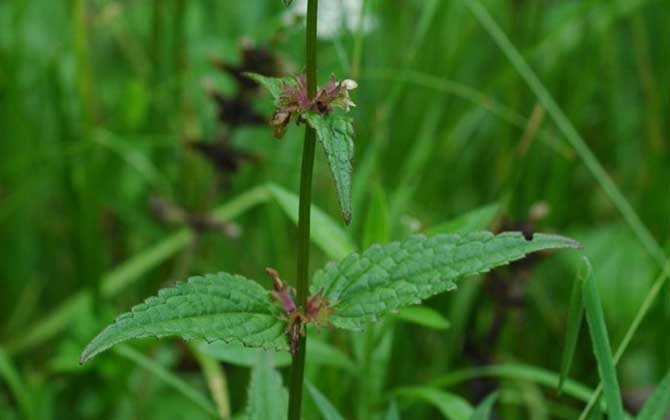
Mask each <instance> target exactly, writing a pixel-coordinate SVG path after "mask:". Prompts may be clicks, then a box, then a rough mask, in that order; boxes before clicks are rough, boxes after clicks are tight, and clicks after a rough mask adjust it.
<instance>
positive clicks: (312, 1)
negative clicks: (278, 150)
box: [288, 0, 319, 420]
mask: <svg viewBox="0 0 670 420" xmlns="http://www.w3.org/2000/svg"><path fill="white" fill-rule="evenodd" d="M318 4H319V0H308V3H307V37H306V38H307V48H306V52H307V90H308V92H309V96H310V97H311V98H313V97H314V96H316V23H317V10H318ZM315 147H316V133H315V132H314V129H312V128H311V127H309V125H306V128H305V144H304V146H303V151H302V170H301V173H300V211H299V217H298V278H297V282H296V290H297V294H298V304H299V305H300V306H301V307H303V308H305V306H306V304H307V294H308V293H309V233H310V218H311V214H310V210H311V205H312V172H313V169H314V149H315ZM306 352H307V337H306V336H302V337H301V338H300V341H299V343H298V348H297V351H296V353H295V355H294V356H293V365H292V367H291V387H290V390H289V405H288V419H289V420H300V408H301V406H302V391H303V379H304V374H305V354H306Z"/></svg>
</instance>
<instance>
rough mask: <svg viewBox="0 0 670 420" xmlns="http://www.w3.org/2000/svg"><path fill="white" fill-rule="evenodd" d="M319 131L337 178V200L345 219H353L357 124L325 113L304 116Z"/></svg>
mask: <svg viewBox="0 0 670 420" xmlns="http://www.w3.org/2000/svg"><path fill="white" fill-rule="evenodd" d="M303 118H304V119H305V120H306V121H307V123H308V124H309V125H310V126H311V127H312V128H313V129H314V130H316V137H317V138H318V139H319V142H320V143H321V145H322V146H323V150H324V151H325V153H326V159H327V160H328V165H329V166H330V173H331V175H332V176H333V180H334V181H335V189H336V191H337V199H338V201H339V203H340V208H341V209H342V216H343V217H344V222H345V223H346V224H349V222H351V173H352V171H353V169H352V164H351V162H352V160H353V158H354V141H353V137H354V126H353V124H352V119H351V118H349V117H345V116H343V115H338V114H332V113H331V114H326V115H321V114H317V113H314V112H308V113H305V114H304V115H303Z"/></svg>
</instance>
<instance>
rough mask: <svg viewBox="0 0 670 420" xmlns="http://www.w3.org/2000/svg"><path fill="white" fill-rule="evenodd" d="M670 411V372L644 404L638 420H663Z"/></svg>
mask: <svg viewBox="0 0 670 420" xmlns="http://www.w3.org/2000/svg"><path fill="white" fill-rule="evenodd" d="M668 410H670V372H668V373H667V374H666V375H665V378H663V380H662V381H661V383H660V384H658V387H656V391H654V393H653V394H651V396H650V397H649V399H648V400H647V402H645V403H644V406H643V407H642V410H641V411H640V414H638V415H637V417H636V419H637V420H663V419H664V418H665V415H666V414H667V413H668Z"/></svg>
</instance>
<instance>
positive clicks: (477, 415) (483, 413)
mask: <svg viewBox="0 0 670 420" xmlns="http://www.w3.org/2000/svg"><path fill="white" fill-rule="evenodd" d="M497 399H498V393H497V392H494V393H492V394H490V395H489V396H487V397H486V398H485V399H484V401H482V402H481V404H479V405H478V406H477V408H475V411H474V413H472V416H470V420H489V419H490V418H491V410H492V409H493V405H494V404H495V403H496V400H497Z"/></svg>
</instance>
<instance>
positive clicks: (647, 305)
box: [579, 263, 670, 420]
mask: <svg viewBox="0 0 670 420" xmlns="http://www.w3.org/2000/svg"><path fill="white" fill-rule="evenodd" d="M669 278H670V263H668V264H666V266H665V269H664V270H663V272H662V273H661V274H660V275H659V276H658V277H657V278H656V280H655V281H654V284H653V285H652V286H651V289H649V293H647V296H646V297H645V299H644V302H642V305H640V309H639V310H638V311H637V314H635V319H633V322H631V324H630V326H629V327H628V330H627V331H626V335H624V337H623V340H621V344H619V347H618V348H617V350H616V353H614V364H615V365H616V364H618V363H619V360H621V357H622V356H623V354H624V353H625V351H626V349H628V346H629V345H630V342H631V341H632V340H633V337H634V336H635V334H636V333H637V330H638V329H639V328H640V325H642V321H643V320H644V318H645V317H646V316H647V313H649V310H650V309H651V307H652V305H653V303H654V301H656V298H657V297H658V295H659V293H661V289H662V288H663V286H664V285H665V283H666V282H667V281H668V279H669ZM602 392H603V385H602V383H600V384H599V385H598V387H597V388H596V390H595V391H594V392H593V395H592V396H591V398H590V399H589V401H588V404H587V405H586V408H584V411H582V415H581V416H579V420H585V419H586V418H587V417H588V415H589V412H590V411H591V409H593V407H594V406H595V405H596V403H597V402H598V399H599V398H600V394H602Z"/></svg>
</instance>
